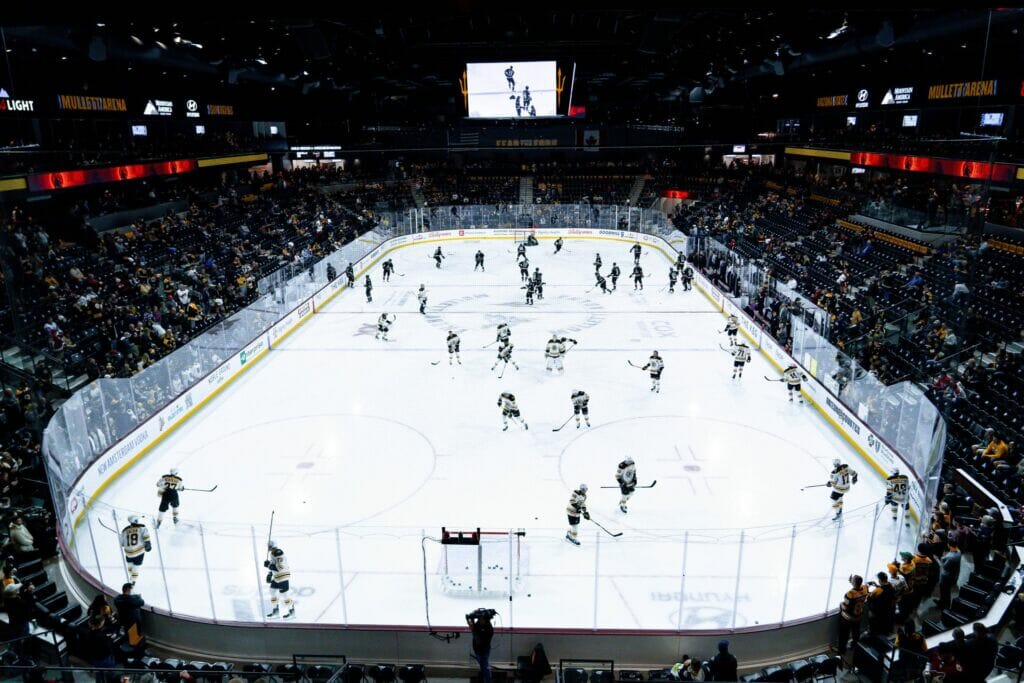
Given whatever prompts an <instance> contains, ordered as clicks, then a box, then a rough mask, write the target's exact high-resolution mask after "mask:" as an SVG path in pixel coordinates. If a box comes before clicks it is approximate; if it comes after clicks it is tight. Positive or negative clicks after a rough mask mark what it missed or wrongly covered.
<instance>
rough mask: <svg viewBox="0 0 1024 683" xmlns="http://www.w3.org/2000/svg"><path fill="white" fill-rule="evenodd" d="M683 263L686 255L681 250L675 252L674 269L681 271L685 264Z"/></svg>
mask: <svg viewBox="0 0 1024 683" xmlns="http://www.w3.org/2000/svg"><path fill="white" fill-rule="evenodd" d="M685 265H686V257H685V256H683V252H679V253H678V254H676V263H675V266H676V270H679V271H681V270H682V269H683V266H685Z"/></svg>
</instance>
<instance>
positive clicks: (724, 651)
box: [708, 640, 739, 681]
mask: <svg viewBox="0 0 1024 683" xmlns="http://www.w3.org/2000/svg"><path fill="white" fill-rule="evenodd" d="M708 668H709V669H710V671H711V680H712V681H735V680H737V676H736V670H737V669H738V668H739V664H738V663H737V661H736V657H734V656H733V655H732V653H731V652H729V641H728V640H720V641H718V654H717V655H715V656H714V657H712V658H711V661H710V662H709V663H708Z"/></svg>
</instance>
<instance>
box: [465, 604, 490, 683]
mask: <svg viewBox="0 0 1024 683" xmlns="http://www.w3.org/2000/svg"><path fill="white" fill-rule="evenodd" d="M495 614H497V612H495V611H494V610H492V609H485V608H480V609H478V610H474V611H472V612H470V613H469V614H467V615H466V623H467V624H469V630H470V631H471V632H472V634H473V657H474V659H476V661H477V662H478V663H479V664H480V680H481V681H482V683H491V663H490V659H491V639H492V638H494V626H493V625H491V619H493V618H494V615H495Z"/></svg>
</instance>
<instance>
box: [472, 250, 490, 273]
mask: <svg viewBox="0 0 1024 683" xmlns="http://www.w3.org/2000/svg"><path fill="white" fill-rule="evenodd" d="M473 258H474V260H475V261H476V264H475V265H474V266H473V272H474V273H475V272H476V269H477V268H479V269H480V270H482V271H484V272H485V273H486V272H487V269H486V268H484V252H482V251H480V250H479V249H477V250H476V255H475V256H474V257H473Z"/></svg>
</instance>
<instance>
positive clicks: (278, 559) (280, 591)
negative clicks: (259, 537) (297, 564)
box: [263, 541, 295, 619]
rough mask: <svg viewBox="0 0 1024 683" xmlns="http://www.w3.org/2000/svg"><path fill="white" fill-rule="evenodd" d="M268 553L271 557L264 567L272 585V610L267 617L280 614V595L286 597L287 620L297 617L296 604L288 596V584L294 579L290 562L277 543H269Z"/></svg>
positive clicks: (268, 581) (268, 580)
mask: <svg viewBox="0 0 1024 683" xmlns="http://www.w3.org/2000/svg"><path fill="white" fill-rule="evenodd" d="M267 552H268V554H269V556H268V557H267V559H266V560H264V561H263V566H264V567H266V568H267V569H268V570H269V571H267V583H269V584H270V606H271V610H270V612H268V613H267V617H268V618H269V617H276V616H277V615H278V614H279V611H278V609H279V607H278V604H277V600H278V597H277V596H279V595H283V596H284V606H285V607H287V608H288V612H287V613H285V615H284V617H283V618H285V619H287V618H289V617H293V616H295V603H294V602H292V597H291V596H290V595H288V582H289V581H290V580H291V578H292V572H291V569H289V567H288V560H287V559H285V556H284V551H283V550H281V549H280V548H278V547H277V543H275V542H274V541H268V542H267Z"/></svg>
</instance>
